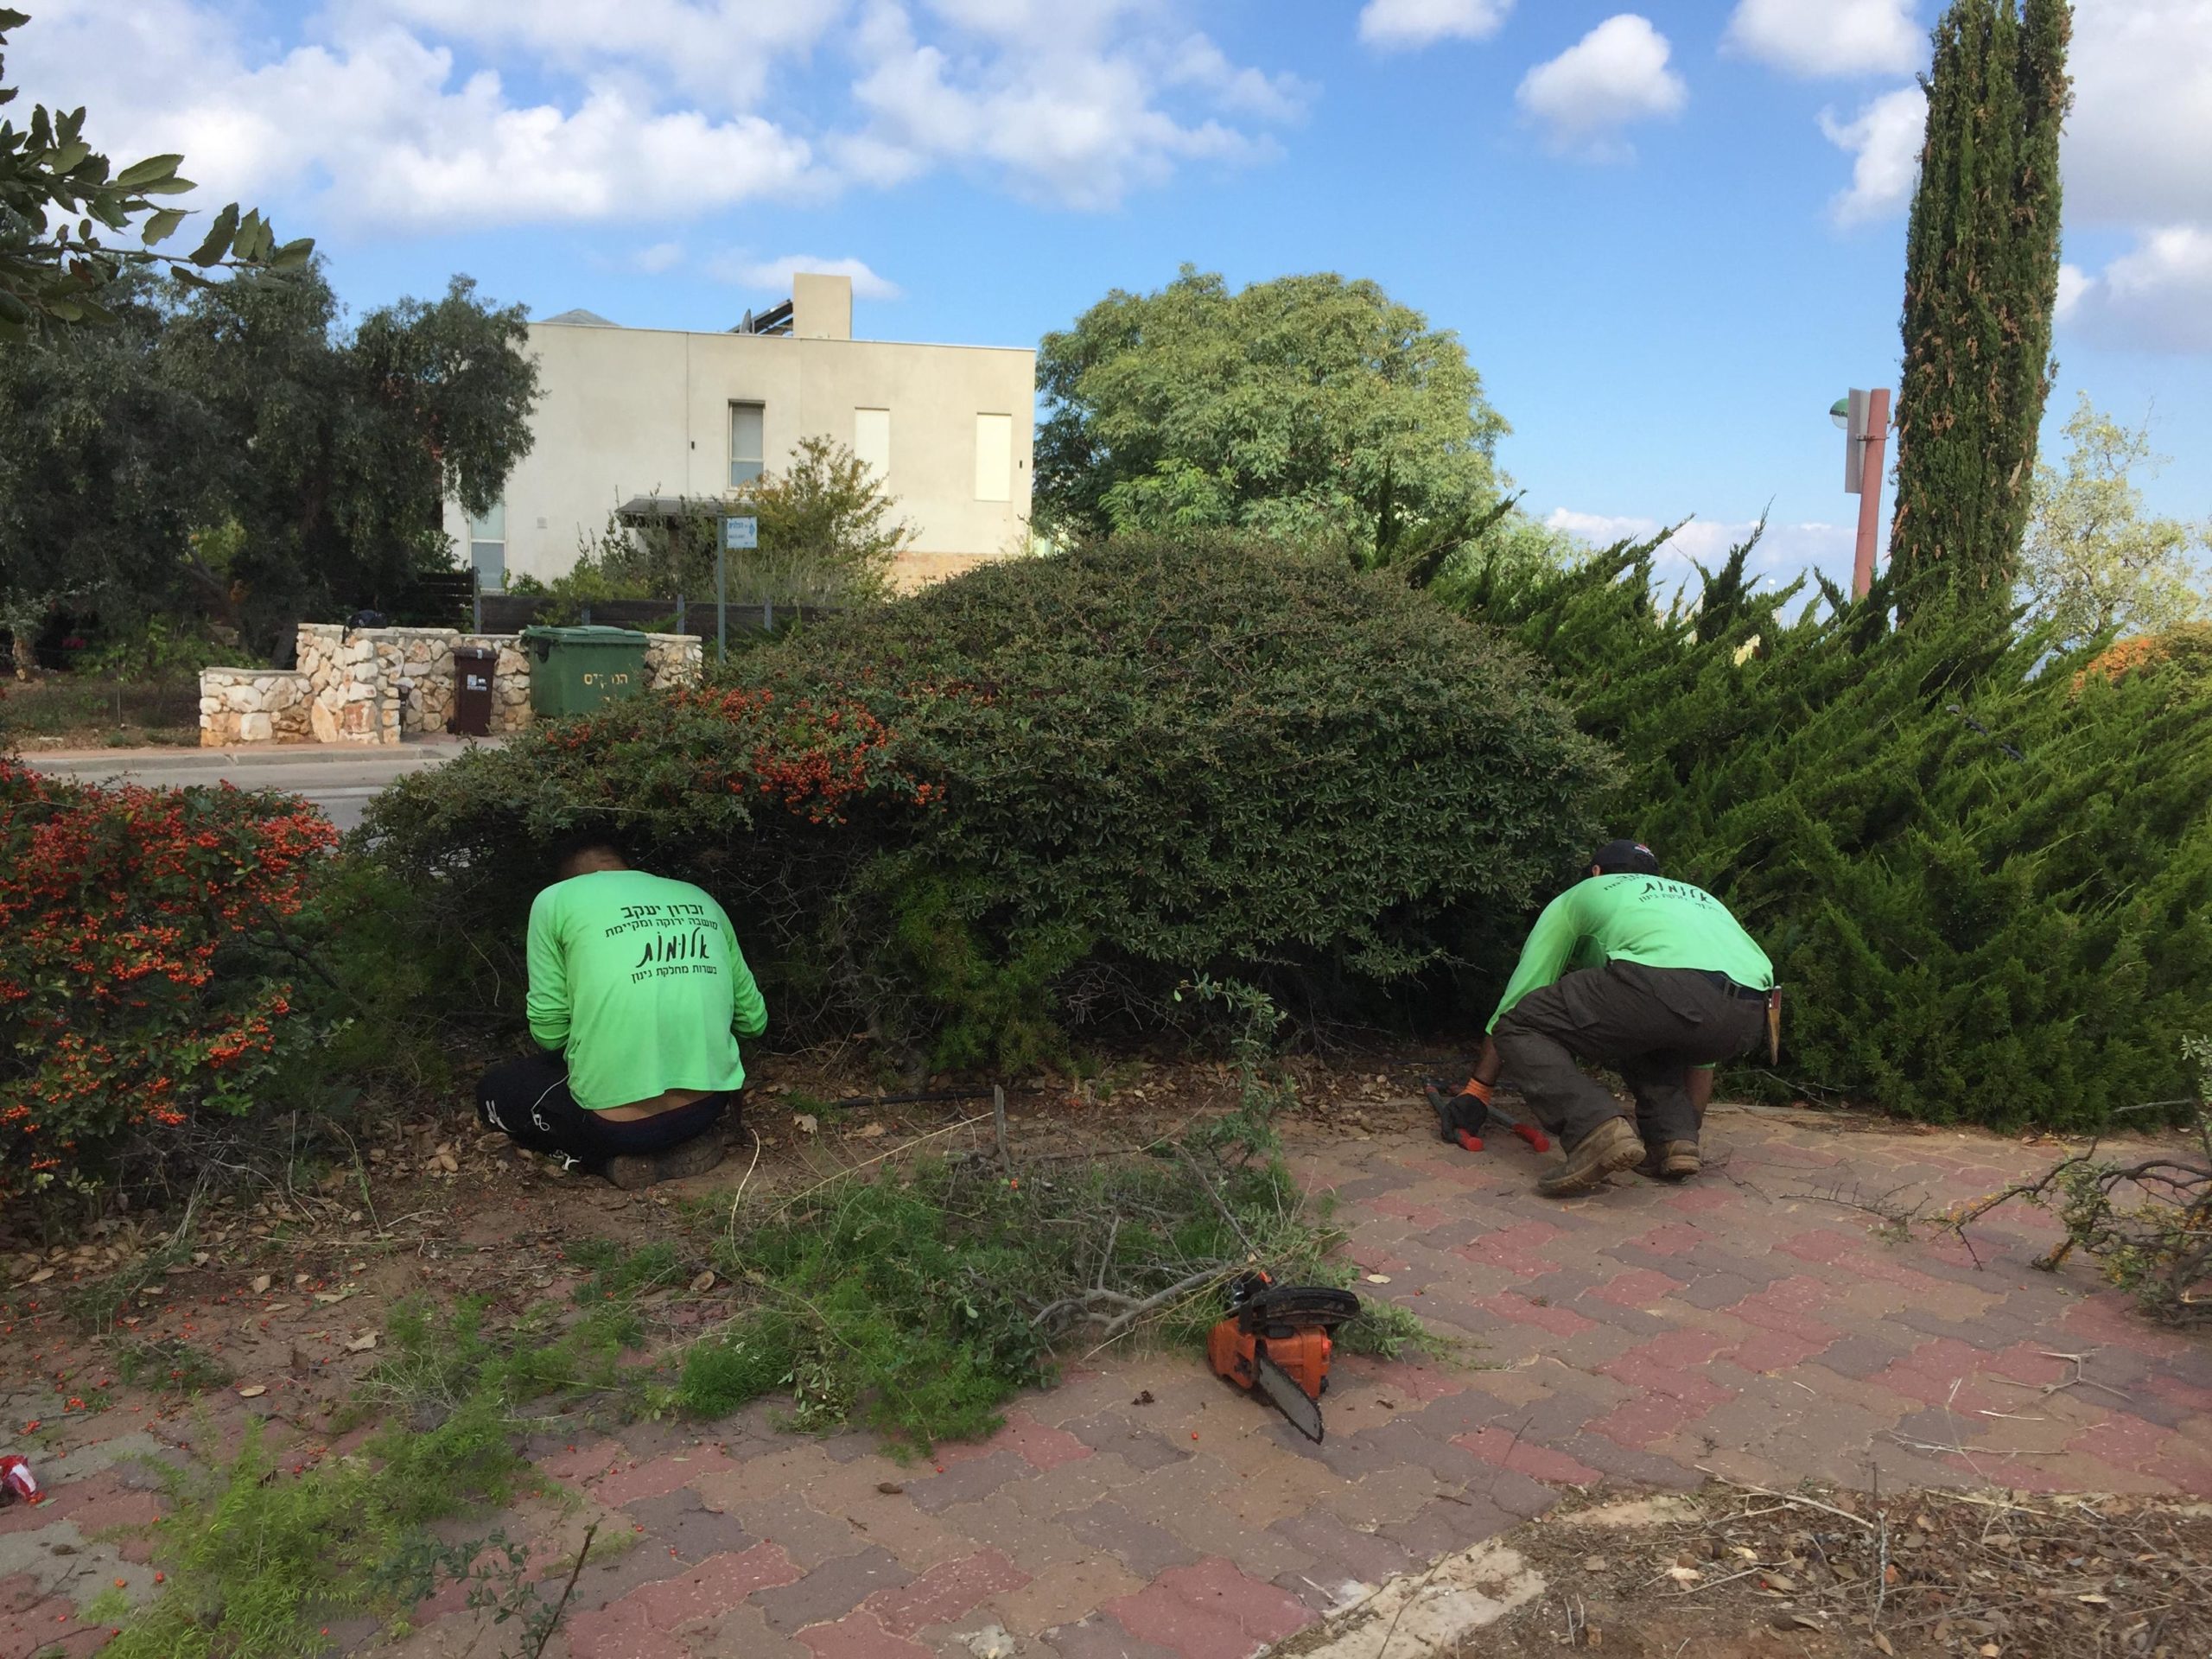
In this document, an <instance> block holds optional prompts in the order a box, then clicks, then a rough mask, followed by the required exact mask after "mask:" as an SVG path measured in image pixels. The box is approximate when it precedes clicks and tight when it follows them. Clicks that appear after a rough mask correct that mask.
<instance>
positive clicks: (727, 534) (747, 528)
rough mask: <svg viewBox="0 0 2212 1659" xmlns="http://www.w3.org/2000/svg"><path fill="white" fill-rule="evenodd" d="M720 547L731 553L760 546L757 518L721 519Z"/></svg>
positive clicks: (758, 521)
mask: <svg viewBox="0 0 2212 1659" xmlns="http://www.w3.org/2000/svg"><path fill="white" fill-rule="evenodd" d="M722 545H723V546H724V547H726V548H728V549H729V550H732V551H733V552H736V551H741V550H747V549H750V548H755V547H758V546H760V520H759V519H758V518H725V519H723V520H722Z"/></svg>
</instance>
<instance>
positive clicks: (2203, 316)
mask: <svg viewBox="0 0 2212 1659" xmlns="http://www.w3.org/2000/svg"><path fill="white" fill-rule="evenodd" d="M2058 318H2059V321H2060V322H2061V323H2063V324H2064V325H2065V326H2066V327H2069V329H2071V330H2072V331H2073V332H2074V333H2075V334H2079V335H2080V336H2081V337H2082V339H2085V340H2088V342H2089V343H2090V344H2091V345H2093V346H2108V347H2113V348H2115V349H2119V350H2145V351H2165V352H2212V230H2207V229H2205V228H2204V227H2203V226H2196V225H2171V226H2165V227H2164V228H2162V229H2158V230H2153V231H2151V232H2147V233H2146V234H2145V236H2144V237H2143V238H2142V239H2141V240H2140V241H2139V243H2137V245H2135V247H2134V248H2133V250H2132V251H2129V252H2127V253H2126V254H2123V255H2122V256H2120V257H2119V258H2117V259H2115V260H2113V262H2112V264H2109V265H2107V266H2106V267H2105V269H2104V270H2103V272H2102V273H2101V275H2098V276H2095V277H2091V276H2089V275H2088V274H2087V273H2086V272H2084V271H2082V270H2080V269H2079V268H2078V267H2075V266H2073V265H2067V266H2064V267H2062V268H2061V270H2060V271H2059V274H2058Z"/></svg>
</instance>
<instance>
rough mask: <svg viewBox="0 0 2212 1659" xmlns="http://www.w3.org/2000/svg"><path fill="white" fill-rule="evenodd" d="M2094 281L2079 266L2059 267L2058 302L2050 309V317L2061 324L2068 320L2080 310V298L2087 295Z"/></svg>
mask: <svg viewBox="0 0 2212 1659" xmlns="http://www.w3.org/2000/svg"><path fill="white" fill-rule="evenodd" d="M2094 281H2095V279H2094V277H2091V276H2090V275H2089V273H2088V272H2087V271H2085V270H2082V267H2081V266H2079V265H2061V266H2060V267H2059V268H2058V302H2057V304H2056V305H2055V306H2054V307H2053V308H2051V315H2053V316H2054V317H2056V319H2057V320H2058V321H2061V322H2065V321H2068V320H2069V319H2070V318H2071V317H2072V316H2073V315H2074V313H2075V311H2076V310H2077V309H2079V308H2080V307H2081V304H2082V297H2083V296H2085V295H2087V294H2088V291H2089V289H2090V287H2091V286H2092V285H2093V283H2094Z"/></svg>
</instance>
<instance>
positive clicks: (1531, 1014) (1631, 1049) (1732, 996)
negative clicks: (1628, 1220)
mask: <svg viewBox="0 0 2212 1659" xmlns="http://www.w3.org/2000/svg"><path fill="white" fill-rule="evenodd" d="M1765 1033H1766V993H1764V991H1749V990H1745V988H1742V987H1739V986H1736V985H1734V984H1733V983H1732V982H1730V981H1729V980H1727V979H1726V978H1724V977H1723V976H1720V975H1719V974H1707V973H1701V972H1700V971H1699V970H1697V969H1692V968H1646V967H1643V965H1642V964H1640V963H1633V962H1613V963H1606V964H1605V966H1604V967H1603V968H1589V969H1583V970H1582V971H1581V972H1580V973H1573V974H1569V975H1567V976H1566V977H1565V978H1563V979H1561V980H1560V981H1559V982H1557V983H1556V984H1553V985H1547V986H1545V987H1544V988H1543V989H1541V990H1539V991H1531V992H1529V995H1526V996H1524V997H1522V999H1521V1000H1520V1001H1518V1002H1516V1003H1515V1004H1514V1005H1513V1007H1512V1010H1511V1012H1510V1013H1509V1014H1507V1015H1506V1016H1505V1018H1504V1019H1503V1020H1499V1021H1498V1022H1497V1030H1496V1031H1495V1032H1493V1033H1491V1036H1492V1037H1493V1038H1494V1039H1495V1040H1496V1041H1497V1052H1498V1058H1500V1059H1501V1060H1503V1062H1504V1066H1503V1077H1504V1079H1505V1081H1506V1082H1508V1083H1510V1084H1512V1085H1513V1086H1514V1087H1515V1088H1516V1089H1517V1090H1520V1091H1521V1096H1522V1099H1524V1100H1526V1101H1527V1102H1528V1103H1529V1109H1530V1110H1531V1111H1533V1112H1534V1113H1535V1115H1536V1119H1537V1121H1538V1122H1541V1124H1542V1125H1543V1126H1544V1127H1545V1128H1547V1129H1549V1130H1550V1131H1551V1132H1552V1133H1553V1134H1554V1135H1557V1136H1559V1138H1560V1141H1562V1142H1564V1143H1565V1144H1566V1145H1567V1146H1568V1147H1573V1146H1575V1145H1578V1144H1579V1143H1580V1141H1581V1140H1582V1137H1583V1136H1585V1135H1588V1134H1589V1133H1590V1131H1591V1130H1592V1129H1594V1128H1599V1127H1600V1126H1601V1125H1602V1124H1604V1122H1605V1120H1606V1119H1607V1118H1609V1117H1618V1116H1620V1107H1619V1106H1618V1104H1617V1103H1615V1102H1614V1099H1613V1096H1612V1092H1611V1090H1608V1089H1607V1088H1606V1087H1605V1084H1601V1083H1599V1082H1598V1081H1597V1079H1595V1078H1594V1077H1590V1076H1588V1075H1587V1074H1586V1073H1585V1072H1584V1071H1583V1070H1582V1069H1581V1067H1580V1066H1579V1065H1576V1064H1575V1062H1576V1061H1577V1060H1589V1061H1592V1062H1594V1063H1595V1064H1597V1065H1610V1066H1612V1067H1614V1068H1615V1069H1616V1070H1618V1071H1619V1072H1620V1074H1621V1078H1622V1080H1623V1081H1624V1082H1625V1083H1626V1084H1628V1087H1629V1092H1630V1094H1632V1095H1634V1096H1636V1127H1637V1134H1638V1135H1640V1136H1642V1138H1643V1143H1644V1144H1645V1145H1646V1146H1647V1147H1656V1146H1658V1145H1659V1144H1660V1143H1661V1142H1662V1141H1695V1140H1696V1139H1697V1128H1698V1125H1697V1110H1696V1109H1695V1108H1694V1107H1693V1106H1692V1105H1691V1104H1690V1096H1689V1090H1688V1089H1687V1088H1686V1087H1685V1086H1684V1084H1683V1082H1682V1073H1683V1072H1685V1071H1688V1069H1689V1068H1690V1067H1691V1066H1694V1065H1709V1064H1712V1063H1713V1062H1716V1061H1720V1060H1732V1059H1734V1058H1737V1057H1738V1055H1741V1054H1748V1053H1750V1052H1751V1050H1752V1049H1754V1048H1756V1047H1757V1046H1758V1043H1759V1041H1760V1039H1761V1038H1762V1037H1764V1034H1765Z"/></svg>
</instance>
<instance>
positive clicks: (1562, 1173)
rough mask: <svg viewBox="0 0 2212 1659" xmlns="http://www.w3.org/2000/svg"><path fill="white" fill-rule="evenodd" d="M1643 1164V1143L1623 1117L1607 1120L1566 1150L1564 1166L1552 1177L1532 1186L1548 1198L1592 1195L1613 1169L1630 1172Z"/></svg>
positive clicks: (1548, 1176)
mask: <svg viewBox="0 0 2212 1659" xmlns="http://www.w3.org/2000/svg"><path fill="white" fill-rule="evenodd" d="M1642 1162H1643V1141H1639V1140H1637V1138H1636V1130H1635V1129H1634V1128H1632V1127H1630V1123H1629V1121H1628V1120H1627V1119H1626V1118H1624V1117H1613V1118H1608V1119H1606V1120H1605V1122H1603V1123H1601V1124H1599V1126H1598V1127H1597V1128H1594V1129H1592V1130H1591V1131H1590V1133H1589V1134H1587V1135H1584V1136H1583V1137H1582V1139H1580V1141H1576V1142H1575V1143H1574V1145H1573V1147H1571V1148H1569V1149H1568V1152H1567V1162H1566V1163H1565V1165H1563V1166H1561V1167H1560V1169H1559V1170H1558V1171H1557V1172H1556V1173H1553V1174H1550V1175H1547V1176H1546V1177H1544V1179H1542V1180H1541V1181H1538V1182H1537V1183H1536V1191H1537V1192H1541V1193H1542V1194H1543V1195H1544V1196H1545V1197H1546V1198H1573V1197H1575V1196H1576V1195H1577V1194H1579V1193H1583V1192H1596V1191H1597V1190H1598V1189H1599V1187H1601V1186H1603V1185H1605V1177H1606V1176H1608V1175H1610V1174H1611V1173H1613V1172H1614V1171H1615V1170H1617V1169H1633V1168H1635V1167H1636V1166H1637V1165H1638V1164H1640V1163H1642Z"/></svg>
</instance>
